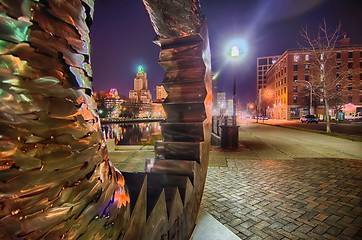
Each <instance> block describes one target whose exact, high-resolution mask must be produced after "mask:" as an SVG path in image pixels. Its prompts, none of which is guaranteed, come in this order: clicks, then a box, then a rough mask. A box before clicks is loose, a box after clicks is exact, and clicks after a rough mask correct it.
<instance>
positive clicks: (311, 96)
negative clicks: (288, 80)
mask: <svg viewBox="0 0 362 240" xmlns="http://www.w3.org/2000/svg"><path fill="white" fill-rule="evenodd" d="M295 82H297V83H305V84H307V85H309V91H310V96H309V114H310V115H313V114H314V112H313V111H312V110H313V106H312V99H313V89H312V84H311V83H310V82H308V81H306V80H296V81H295Z"/></svg>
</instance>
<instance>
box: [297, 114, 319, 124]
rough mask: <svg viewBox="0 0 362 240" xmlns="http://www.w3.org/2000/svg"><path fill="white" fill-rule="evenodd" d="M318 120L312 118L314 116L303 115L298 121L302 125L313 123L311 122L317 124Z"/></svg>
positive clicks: (314, 117)
mask: <svg viewBox="0 0 362 240" xmlns="http://www.w3.org/2000/svg"><path fill="white" fill-rule="evenodd" d="M318 120H319V119H318V118H317V117H316V116H314V115H303V116H302V117H301V118H300V121H301V122H302V123H305V122H306V123H313V122H315V123H317V124H318Z"/></svg>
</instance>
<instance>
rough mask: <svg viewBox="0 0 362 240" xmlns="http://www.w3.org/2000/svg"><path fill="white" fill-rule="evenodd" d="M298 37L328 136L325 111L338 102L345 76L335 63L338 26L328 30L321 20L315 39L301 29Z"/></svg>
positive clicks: (339, 36)
mask: <svg viewBox="0 0 362 240" xmlns="http://www.w3.org/2000/svg"><path fill="white" fill-rule="evenodd" d="M301 35H302V37H303V38H304V40H305V42H306V45H307V46H302V48H303V49H304V50H305V51H306V52H308V54H309V55H310V61H309V63H308V64H309V66H308V69H309V73H310V75H309V76H310V82H311V84H312V89H313V94H314V96H315V97H316V98H317V99H319V100H320V101H321V102H323V106H324V113H325V119H326V132H327V133H331V128H330V117H329V110H330V108H331V106H334V105H335V103H339V102H340V96H341V92H342V91H343V89H345V88H346V86H345V85H346V84H343V82H344V80H345V79H346V78H347V76H348V69H347V67H346V66H341V65H339V63H338V62H337V61H336V55H337V51H336V48H337V47H338V44H339V42H340V40H342V39H343V34H342V33H341V24H340V23H339V24H338V25H337V26H336V28H335V29H331V28H329V27H328V26H327V23H326V20H324V21H323V24H320V25H319V27H318V31H317V35H316V36H312V35H311V34H310V32H309V31H308V29H307V27H306V28H304V29H302V32H301ZM306 69H307V67H306Z"/></svg>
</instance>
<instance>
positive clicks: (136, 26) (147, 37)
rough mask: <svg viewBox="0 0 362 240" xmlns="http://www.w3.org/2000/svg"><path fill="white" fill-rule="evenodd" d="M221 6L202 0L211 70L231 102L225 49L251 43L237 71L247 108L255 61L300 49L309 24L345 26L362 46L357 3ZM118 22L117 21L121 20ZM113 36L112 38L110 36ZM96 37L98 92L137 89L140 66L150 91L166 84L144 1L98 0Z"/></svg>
mask: <svg viewBox="0 0 362 240" xmlns="http://www.w3.org/2000/svg"><path fill="white" fill-rule="evenodd" d="M224 3H225V4H223V5H222V6H220V4H218V3H215V2H211V1H201V5H202V10H203V14H205V15H206V18H207V20H208V26H209V35H210V47H211V55H212V70H213V71H214V72H215V73H217V76H218V77H217V79H218V90H219V91H225V92H227V98H230V97H231V94H230V93H231V91H232V81H231V72H232V69H231V66H230V65H231V64H229V63H228V62H227V60H226V59H225V58H224V56H223V55H224V53H225V51H226V50H225V49H224V48H225V46H226V45H227V44H228V42H229V41H230V40H232V39H234V38H235V37H240V38H243V39H246V42H247V44H248V46H249V49H248V53H247V55H246V56H244V59H243V61H241V62H240V63H239V65H238V67H237V97H238V99H239V100H240V101H242V102H243V104H246V102H248V101H254V100H255V97H256V96H255V95H256V91H255V89H256V58H257V57H262V56H269V55H281V54H282V53H283V52H284V51H286V50H287V49H290V48H298V42H299V43H302V41H303V39H302V37H301V36H300V34H299V32H300V31H301V30H302V27H305V26H306V24H307V25H308V28H309V29H310V30H311V31H312V32H314V31H315V30H316V28H317V25H318V24H319V23H321V22H322V21H323V19H324V18H325V19H326V21H327V23H328V24H329V26H330V27H332V28H333V27H334V26H336V25H337V24H338V23H339V22H341V24H342V30H343V32H346V33H347V36H348V37H351V43H352V44H362V26H361V23H362V17H361V14H358V13H359V12H360V11H361V10H362V3H361V2H360V1H356V0H348V1H338V0H327V1H324V0H318V1H315V0H308V1H303V2H302V1H287V0H282V1H268V2H265V1H252V2H250V1H234V0H226V1H225V2H224ZM113 19H117V20H116V21H115V20H113ZM109 33H111V34H109ZM91 34H92V38H91V40H92V42H91V44H92V63H93V71H94V90H95V91H99V90H105V91H108V89H110V88H117V89H118V90H119V92H120V94H121V95H127V93H128V91H129V90H130V89H132V85H133V76H134V75H135V73H136V72H137V67H138V66H139V65H143V66H144V67H145V71H146V72H147V73H148V76H149V89H150V90H151V91H152V93H154V92H155V86H156V85H160V84H161V83H162V78H163V75H164V71H163V69H162V68H161V67H160V66H159V65H158V55H159V50H160V49H159V47H158V46H157V45H156V44H154V43H153V42H152V40H153V39H154V37H155V33H154V32H153V29H152V26H151V23H150V20H149V17H148V15H147V12H146V10H145V8H144V6H143V3H142V2H141V1H130V2H129V3H127V5H126V4H122V3H120V2H118V1H112V0H111V1H103V2H100V1H97V2H96V5H95V16H94V22H93V26H92V28H91Z"/></svg>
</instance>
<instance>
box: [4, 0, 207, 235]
mask: <svg viewBox="0 0 362 240" xmlns="http://www.w3.org/2000/svg"><path fill="white" fill-rule="evenodd" d="M93 4H94V3H93V0H0V238H1V239H42V238H44V239H58V238H64V239H106V238H109V239H187V238H189V237H190V235H191V233H192V230H193V228H194V224H195V220H196V216H197V212H198V208H199V205H200V201H201V196H202V191H203V186H204V182H205V176H206V169H207V161H208V147H209V138H210V134H209V132H210V129H209V128H210V124H211V121H210V118H209V114H210V107H211V81H210V59H209V56H210V55H209V51H208V39H207V31H206V24H205V21H204V19H203V17H202V16H201V15H200V7H199V4H198V1H195V0H184V1H182V0H179V1H152V0H149V1H146V0H144V4H145V5H146V8H147V10H148V12H149V13H150V17H151V21H152V23H153V26H154V28H155V31H156V34H157V35H158V37H159V38H158V41H157V43H158V44H159V45H160V46H161V54H160V63H161V65H162V66H163V67H164V68H165V69H166V75H165V78H164V81H163V84H164V86H165V88H166V90H167V91H168V93H169V97H168V99H167V100H166V102H165V104H164V107H165V109H166V112H167V114H168V120H167V122H166V123H164V124H163V126H162V129H163V142H159V143H157V144H156V146H155V149H156V158H155V159H148V160H147V161H146V169H145V173H123V174H121V173H120V172H119V171H118V170H116V169H115V168H114V167H113V166H112V164H111V163H110V162H109V160H108V156H107V149H106V144H105V141H104V139H103V138H102V134H101V130H100V122H99V118H98V114H97V109H96V104H95V103H94V101H93V99H92V96H91V95H92V87H91V82H92V70H91V65H90V54H89V44H90V41H89V27H90V25H91V23H92V16H93V8H94V6H93ZM126 185H127V188H128V190H127V189H126V187H125V186H126Z"/></svg>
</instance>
